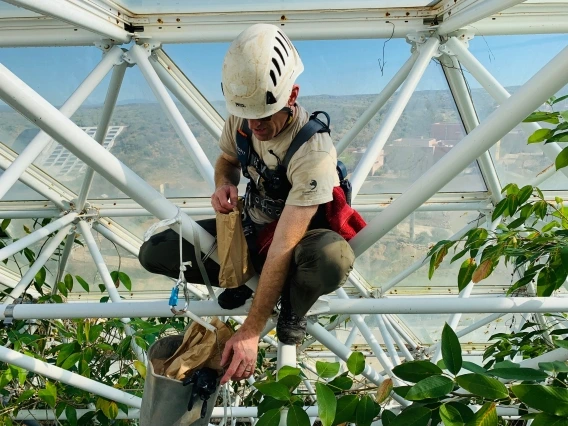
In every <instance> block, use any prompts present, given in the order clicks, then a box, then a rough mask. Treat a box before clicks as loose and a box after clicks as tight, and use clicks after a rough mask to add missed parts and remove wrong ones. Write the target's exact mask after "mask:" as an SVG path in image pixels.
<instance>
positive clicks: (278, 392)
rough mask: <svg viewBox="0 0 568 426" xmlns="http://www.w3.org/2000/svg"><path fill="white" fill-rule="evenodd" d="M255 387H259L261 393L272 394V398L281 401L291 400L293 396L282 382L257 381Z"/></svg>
mask: <svg viewBox="0 0 568 426" xmlns="http://www.w3.org/2000/svg"><path fill="white" fill-rule="evenodd" d="M254 387H255V388H257V389H258V390H259V392H260V393H261V394H263V395H268V396H271V397H272V398H274V399H278V400H280V401H289V400H290V398H291V397H292V394H290V391H289V390H288V388H287V387H286V386H285V385H283V384H282V383H278V382H270V383H268V382H262V383H259V382H257V383H255V384H254Z"/></svg>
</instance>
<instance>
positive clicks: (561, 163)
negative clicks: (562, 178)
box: [554, 147, 568, 170]
mask: <svg viewBox="0 0 568 426" xmlns="http://www.w3.org/2000/svg"><path fill="white" fill-rule="evenodd" d="M554 164H555V165H556V170H560V169H562V168H564V167H566V166H568V147H566V148H564V149H563V150H562V151H560V154H558V156H557V157H556V161H555V162H554Z"/></svg>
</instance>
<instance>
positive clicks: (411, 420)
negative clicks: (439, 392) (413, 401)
mask: <svg viewBox="0 0 568 426" xmlns="http://www.w3.org/2000/svg"><path fill="white" fill-rule="evenodd" d="M431 416H432V411H431V410H429V409H428V408H426V407H415V406H411V407H409V408H407V409H406V410H404V411H403V412H402V413H400V414H399V415H398V416H397V417H396V418H394V419H393V420H392V421H391V422H390V424H389V426H427V425H428V422H429V421H430V417H431Z"/></svg>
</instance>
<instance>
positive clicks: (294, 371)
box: [277, 365, 302, 380]
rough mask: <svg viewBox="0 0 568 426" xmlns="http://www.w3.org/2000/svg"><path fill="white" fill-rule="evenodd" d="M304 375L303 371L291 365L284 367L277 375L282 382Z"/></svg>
mask: <svg viewBox="0 0 568 426" xmlns="http://www.w3.org/2000/svg"><path fill="white" fill-rule="evenodd" d="M300 374H302V370H300V369H299V368H296V367H291V366H289V365H284V366H283V367H282V368H280V370H278V373H277V380H280V379H282V378H284V377H286V376H299V375H300Z"/></svg>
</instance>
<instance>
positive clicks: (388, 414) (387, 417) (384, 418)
mask: <svg viewBox="0 0 568 426" xmlns="http://www.w3.org/2000/svg"><path fill="white" fill-rule="evenodd" d="M395 419H396V414H394V413H393V412H392V411H390V410H383V412H382V414H381V422H382V423H383V426H392V422H393V421H394V420H395Z"/></svg>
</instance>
